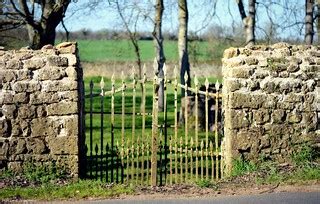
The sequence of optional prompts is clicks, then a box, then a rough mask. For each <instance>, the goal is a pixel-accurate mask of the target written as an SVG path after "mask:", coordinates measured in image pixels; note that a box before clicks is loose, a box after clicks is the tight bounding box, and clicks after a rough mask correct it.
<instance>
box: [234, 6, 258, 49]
mask: <svg viewBox="0 0 320 204" xmlns="http://www.w3.org/2000/svg"><path fill="white" fill-rule="evenodd" d="M236 2H237V5H238V9H239V13H240V16H241V19H242V22H243V25H244V29H245V34H246V45H254V44H255V41H256V37H255V24H256V0H248V7H249V9H248V11H249V13H248V15H247V14H246V11H245V8H244V5H243V1H242V0H236Z"/></svg>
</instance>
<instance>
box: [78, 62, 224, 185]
mask: <svg viewBox="0 0 320 204" xmlns="http://www.w3.org/2000/svg"><path fill="white" fill-rule="evenodd" d="M164 73H165V74H164V78H158V77H157V76H154V78H153V79H151V80H150V79H147V77H146V74H145V73H144V75H143V79H142V80H137V79H136V78H135V72H134V70H133V74H132V77H131V79H126V78H125V77H124V75H123V74H122V77H121V79H120V80H115V78H114V77H112V78H111V81H110V83H109V84H107V83H105V82H104V79H103V78H101V81H100V83H99V82H98V81H97V80H96V81H94V80H91V81H90V83H89V84H87V85H86V86H85V87H86V90H87V91H86V92H85V93H86V94H85V112H84V114H85V127H86V129H85V145H86V148H85V150H86V154H85V158H84V160H85V164H86V167H84V168H85V177H86V178H91V179H100V180H102V181H105V182H108V183H134V184H138V185H152V186H156V185H165V184H170V185H171V184H176V183H189V182H196V181H199V180H217V179H219V178H221V177H223V169H224V162H223V154H222V153H223V148H222V146H223V145H221V143H222V136H223V133H222V111H221V94H220V91H221V85H220V84H219V82H216V83H215V84H214V85H213V86H211V85H210V83H209V81H208V79H206V80H205V83H204V85H203V86H201V85H200V83H199V82H198V79H197V77H195V78H194V86H193V87H187V86H184V85H182V84H180V83H178V78H177V74H176V73H177V72H176V70H175V74H174V77H173V79H168V78H167V74H166V69H165V68H164ZM187 80H188V78H187V76H185V81H187ZM128 81H129V82H128ZM160 83H163V85H164V92H163V96H164V97H163V100H164V103H163V107H161V108H160V110H159V107H158V105H159V97H158V92H159V91H158V89H159V84H160ZM178 88H182V90H184V91H185V96H187V97H184V98H182V99H180V96H179V94H178ZM181 102H182V103H181ZM161 109H162V110H161Z"/></svg>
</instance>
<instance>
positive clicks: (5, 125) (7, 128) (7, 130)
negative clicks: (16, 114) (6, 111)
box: [0, 118, 11, 137]
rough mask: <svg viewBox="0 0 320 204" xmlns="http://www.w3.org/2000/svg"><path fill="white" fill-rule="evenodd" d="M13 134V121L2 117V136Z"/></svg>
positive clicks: (0, 130) (0, 125)
mask: <svg viewBox="0 0 320 204" xmlns="http://www.w3.org/2000/svg"><path fill="white" fill-rule="evenodd" d="M10 135H11V122H10V120H6V119H4V118H0V137H10Z"/></svg>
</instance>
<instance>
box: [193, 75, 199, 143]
mask: <svg viewBox="0 0 320 204" xmlns="http://www.w3.org/2000/svg"><path fill="white" fill-rule="evenodd" d="M194 85H195V108H196V110H195V114H196V121H195V137H196V144H197V145H198V131H199V115H198V108H199V105H198V103H199V102H198V100H199V99H198V91H199V81H198V77H197V76H195V77H194Z"/></svg>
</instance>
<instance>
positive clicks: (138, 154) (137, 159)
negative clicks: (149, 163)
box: [136, 137, 140, 185]
mask: <svg viewBox="0 0 320 204" xmlns="http://www.w3.org/2000/svg"><path fill="white" fill-rule="evenodd" d="M136 157H137V158H136V164H137V167H136V174H137V177H136V184H137V185H138V184H139V173H140V171H139V159H140V158H139V157H140V137H138V139H137V156H136Z"/></svg>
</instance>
